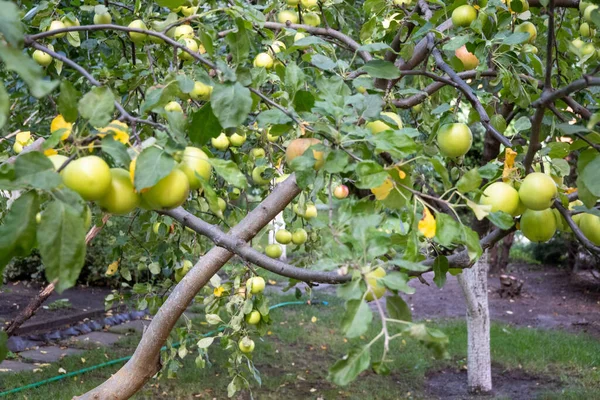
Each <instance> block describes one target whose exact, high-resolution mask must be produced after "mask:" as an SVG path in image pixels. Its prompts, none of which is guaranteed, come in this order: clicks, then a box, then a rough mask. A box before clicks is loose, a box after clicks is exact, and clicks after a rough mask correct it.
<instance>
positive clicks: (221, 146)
mask: <svg viewBox="0 0 600 400" xmlns="http://www.w3.org/2000/svg"><path fill="white" fill-rule="evenodd" d="M210 143H211V144H212V145H213V147H214V148H215V149H217V150H221V151H225V150H227V149H228V148H229V139H228V138H227V135H225V133H223V132H221V134H220V135H219V136H217V137H216V138H211V139H210Z"/></svg>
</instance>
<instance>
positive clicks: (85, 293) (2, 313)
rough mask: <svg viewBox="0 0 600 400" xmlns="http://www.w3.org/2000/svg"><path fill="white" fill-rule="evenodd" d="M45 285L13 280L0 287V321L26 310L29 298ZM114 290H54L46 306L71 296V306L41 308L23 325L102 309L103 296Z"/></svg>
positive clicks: (85, 287) (89, 288)
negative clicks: (58, 291) (61, 291)
mask: <svg viewBox="0 0 600 400" xmlns="http://www.w3.org/2000/svg"><path fill="white" fill-rule="evenodd" d="M41 288H42V286H41V285H38V284H32V283H27V282H13V283H8V284H6V285H2V286H1V287H0V322H1V321H3V320H4V321H10V320H12V319H13V318H14V317H15V316H16V315H17V314H19V312H20V311H21V310H22V309H24V308H25V307H26V306H27V304H28V303H29V301H30V300H31V299H32V298H33V297H34V296H35V295H37V293H38V292H39V291H40V290H41ZM110 292H111V289H109V288H104V287H89V286H77V287H74V288H71V289H68V290H65V291H64V292H63V293H61V294H58V293H56V292H54V293H52V294H51V295H50V297H49V298H48V300H46V302H45V303H44V306H46V307H47V306H48V305H50V304H51V303H52V302H54V301H56V300H60V299H68V300H69V303H70V304H71V306H70V307H69V308H63V307H59V308H56V309H49V308H40V309H39V310H38V311H37V313H36V314H35V315H34V316H33V317H31V319H29V320H28V321H27V322H25V324H24V325H23V327H26V326H28V325H33V324H40V323H44V322H50V321H53V320H56V319H59V318H62V317H68V316H71V315H77V314H81V313H82V312H87V311H93V310H103V309H104V297H105V296H106V295H107V294H109V293H110Z"/></svg>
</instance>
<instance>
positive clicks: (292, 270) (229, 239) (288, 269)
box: [162, 207, 352, 283]
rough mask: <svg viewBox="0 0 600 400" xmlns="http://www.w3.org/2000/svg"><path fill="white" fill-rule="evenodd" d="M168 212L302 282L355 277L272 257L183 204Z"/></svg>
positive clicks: (216, 241) (218, 243) (224, 245)
mask: <svg viewBox="0 0 600 400" xmlns="http://www.w3.org/2000/svg"><path fill="white" fill-rule="evenodd" d="M162 213H163V214H165V215H168V216H169V217H171V218H173V219H175V220H176V221H178V222H180V223H181V224H182V225H184V226H187V227H188V228H191V229H192V230H194V231H195V232H196V233H199V234H201V235H204V236H206V237H208V238H209V239H210V240H212V241H213V242H214V244H215V245H216V246H219V247H222V248H224V249H227V250H229V251H230V252H232V253H235V254H236V255H238V256H240V257H241V258H242V259H244V260H246V261H248V262H251V263H253V264H256V265H258V266H259V267H262V268H264V269H266V270H268V271H271V272H273V273H275V274H278V275H282V276H285V277H287V278H292V279H296V280H299V281H302V282H317V283H342V282H347V281H349V280H351V279H352V276H350V275H343V274H340V273H338V272H325V271H314V270H309V269H304V268H298V267H295V266H293V265H290V264H288V263H285V262H283V261H280V260H277V259H274V258H271V257H269V256H266V255H265V254H263V253H261V252H259V251H257V250H255V249H254V248H252V246H250V245H248V243H247V242H245V241H244V240H242V239H240V238H237V237H235V236H232V235H231V234H227V233H225V232H223V231H222V230H221V229H219V228H218V227H217V226H215V225H212V224H209V223H208V222H205V221H203V220H202V219H200V218H198V217H196V216H194V215H193V214H191V213H189V212H188V211H186V210H185V209H183V208H182V207H179V208H176V209H174V210H170V211H163V212H162Z"/></svg>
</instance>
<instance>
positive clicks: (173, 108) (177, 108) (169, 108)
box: [165, 101, 183, 113]
mask: <svg viewBox="0 0 600 400" xmlns="http://www.w3.org/2000/svg"><path fill="white" fill-rule="evenodd" d="M165 111H166V112H179V113H183V108H181V104H179V103H178V102H176V101H170V102H168V103H167V104H166V105H165Z"/></svg>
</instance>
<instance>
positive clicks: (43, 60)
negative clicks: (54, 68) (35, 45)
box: [33, 50, 52, 67]
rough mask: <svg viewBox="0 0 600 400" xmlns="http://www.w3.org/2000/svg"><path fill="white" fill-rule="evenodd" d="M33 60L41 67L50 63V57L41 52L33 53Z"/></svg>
mask: <svg viewBox="0 0 600 400" xmlns="http://www.w3.org/2000/svg"><path fill="white" fill-rule="evenodd" d="M33 59H34V60H35V62H36V63H38V64H39V65H41V66H42V67H47V66H48V65H50V64H51V63H52V56H51V55H50V54H48V53H44V52H43V51H41V50H36V51H34V52H33Z"/></svg>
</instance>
